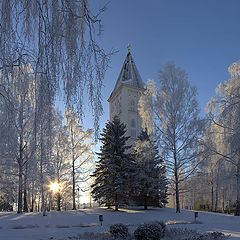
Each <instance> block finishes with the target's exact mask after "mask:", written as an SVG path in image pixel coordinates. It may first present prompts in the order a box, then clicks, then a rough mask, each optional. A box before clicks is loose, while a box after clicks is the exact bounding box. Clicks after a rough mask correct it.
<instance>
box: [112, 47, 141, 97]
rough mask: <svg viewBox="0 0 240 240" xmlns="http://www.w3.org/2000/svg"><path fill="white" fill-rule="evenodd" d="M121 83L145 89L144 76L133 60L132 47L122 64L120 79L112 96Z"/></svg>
mask: <svg viewBox="0 0 240 240" xmlns="http://www.w3.org/2000/svg"><path fill="white" fill-rule="evenodd" d="M121 85H130V86H133V87H136V88H140V89H143V88H144V84H143V81H142V78H141V76H140V74H139V72H138V70H137V67H136V64H135V62H134V61H133V57H132V54H131V52H130V49H129V50H128V54H127V57H126V58H125V61H124V63H123V66H122V70H121V72H120V74H119V77H118V80H117V82H116V85H115V87H114V90H113V91H112V94H111V96H110V98H111V97H112V96H113V95H114V94H115V92H116V91H117V90H118V89H119V88H120V87H121Z"/></svg>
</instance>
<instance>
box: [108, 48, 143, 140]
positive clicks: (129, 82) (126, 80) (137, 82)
mask: <svg viewBox="0 0 240 240" xmlns="http://www.w3.org/2000/svg"><path fill="white" fill-rule="evenodd" d="M143 91H144V83H143V81H142V78H141V76H140V74H139V72H138V70H137V67H136V65H135V63H134V61H133V57H132V54H131V52H130V48H128V54H127V56H126V59H125V61H124V63H123V66H122V70H121V72H120V74H119V77H118V79H117V82H116V84H115V87H114V89H113V91H112V93H111V95H110V97H109V99H108V102H109V108H110V111H109V112H110V120H112V119H113V117H114V116H115V115H117V116H119V118H120V120H121V122H123V123H125V124H126V127H127V132H126V135H127V136H130V139H129V143H130V144H133V143H134V142H135V141H136V139H137V137H138V136H139V134H140V132H141V118H140V116H139V112H138V101H139V98H140V96H141V94H142V93H143Z"/></svg>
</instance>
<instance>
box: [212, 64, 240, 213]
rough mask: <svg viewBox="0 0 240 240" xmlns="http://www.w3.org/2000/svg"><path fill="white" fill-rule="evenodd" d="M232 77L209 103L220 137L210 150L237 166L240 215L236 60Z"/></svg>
mask: <svg viewBox="0 0 240 240" xmlns="http://www.w3.org/2000/svg"><path fill="white" fill-rule="evenodd" d="M229 73H230V75H231V78H230V79H229V80H228V81H226V82H224V83H223V84H220V85H219V86H218V88H217V96H216V97H214V98H213V99H212V100H211V101H210V102H209V104H208V115H209V116H210V119H211V124H212V125H214V126H215V128H216V129H219V130H218V131H214V132H213V133H212V135H215V138H217V139H219V140H221V143H220V144H218V146H221V148H219V147H218V148H217V147H215V148H214V147H212V148H210V150H211V151H212V153H213V154H215V155H217V156H218V157H221V159H222V160H223V161H225V162H227V163H228V164H230V165H232V167H233V168H234V172H235V173H234V175H235V176H236V178H235V184H236V189H235V191H234V193H233V194H234V196H236V208H235V215H237V216H239V215H240V150H239V149H240V137H239V136H240V63H239V62H236V63H233V64H232V65H231V66H230V67H229Z"/></svg>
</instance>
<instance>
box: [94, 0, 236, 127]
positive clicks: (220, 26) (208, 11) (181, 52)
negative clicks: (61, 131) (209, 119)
mask: <svg viewBox="0 0 240 240" xmlns="http://www.w3.org/2000/svg"><path fill="white" fill-rule="evenodd" d="M107 2H108V1H105V0H104V1H103V0H92V1H91V6H92V7H94V8H100V7H102V6H104V4H106V3H107ZM239 10H240V1H239V0H148V1H146V0H145V1H143V0H111V1H110V2H108V5H107V9H106V11H105V12H104V13H103V15H102V23H103V29H104V31H103V34H102V36H101V45H102V46H103V47H104V48H105V49H108V50H110V49H115V50H118V53H116V54H115V55H113V56H112V59H111V65H110V68H109V69H108V70H107V73H106V77H105V80H104V89H103V106H104V115H103V117H102V118H101V128H102V127H104V125H105V122H106V121H107V120H108V116H109V112H108V103H107V99H108V97H109V95H110V93H111V91H112V90H113V87H114V85H115V82H116V80H117V77H118V75H119V73H120V70H121V67H122V64H123V61H124V59H125V57H126V54H127V45H128V44H129V43H130V44H131V45H132V55H133V58H134V60H135V63H136V65H137V67H138V70H139V72H140V74H141V76H142V79H143V80H144V81H145V82H146V81H147V80H148V79H155V80H157V79H158V73H159V70H160V69H161V68H162V67H163V66H164V65H165V64H166V63H168V62H175V64H176V65H177V66H180V67H182V68H183V69H185V70H186V72H187V73H188V76H189V81H190V83H191V84H192V85H194V86H196V87H197V89H198V100H199V104H200V108H201V112H202V114H203V112H204V108H205V105H206V103H207V102H208V100H209V99H210V98H211V97H213V96H214V94H215V88H216V86H217V85H218V84H219V83H220V82H223V81H225V80H227V79H228V78H229V75H228V72H227V68H228V66H229V65H230V64H231V63H232V62H234V61H237V60H238V59H240V25H239V24H240V14H239Z"/></svg>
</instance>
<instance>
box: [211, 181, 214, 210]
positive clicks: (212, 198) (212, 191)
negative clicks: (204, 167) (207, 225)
mask: <svg viewBox="0 0 240 240" xmlns="http://www.w3.org/2000/svg"><path fill="white" fill-rule="evenodd" d="M213 202H214V189H213V179H212V181H211V212H213Z"/></svg>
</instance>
